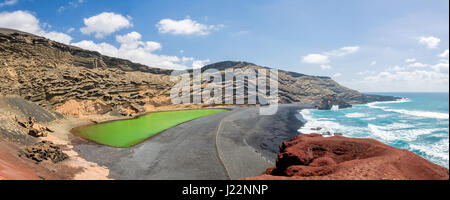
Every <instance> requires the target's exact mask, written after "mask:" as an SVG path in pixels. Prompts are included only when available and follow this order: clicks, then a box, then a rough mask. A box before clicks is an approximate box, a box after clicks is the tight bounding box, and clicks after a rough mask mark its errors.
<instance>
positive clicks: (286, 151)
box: [245, 134, 449, 180]
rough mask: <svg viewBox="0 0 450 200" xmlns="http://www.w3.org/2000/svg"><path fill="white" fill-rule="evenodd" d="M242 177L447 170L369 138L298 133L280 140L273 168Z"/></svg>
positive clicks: (425, 174)
mask: <svg viewBox="0 0 450 200" xmlns="http://www.w3.org/2000/svg"><path fill="white" fill-rule="evenodd" d="M245 179H246V180H254V179H256V180H277V179H282V180H343V179H344V180H361V179H362V180H379V179H383V180H426V179H433V180H448V179H449V170H448V169H446V168H444V167H441V166H439V165H436V164H434V163H431V162H430V161H428V160H425V159H424V158H422V157H420V156H418V155H416V154H414V153H412V152H410V151H407V150H402V149H397V148H394V147H391V146H388V145H385V144H383V143H381V142H378V141H376V140H373V139H358V138H346V137H342V136H334V137H323V136H322V135H319V134H309V135H303V134H302V135H298V136H296V137H295V138H293V139H292V140H291V141H288V142H283V144H282V145H281V146H280V153H279V154H278V158H277V160H276V167H274V168H270V169H267V171H266V173H265V174H264V175H262V176H258V177H251V178H245Z"/></svg>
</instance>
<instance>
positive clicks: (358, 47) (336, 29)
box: [0, 0, 449, 92]
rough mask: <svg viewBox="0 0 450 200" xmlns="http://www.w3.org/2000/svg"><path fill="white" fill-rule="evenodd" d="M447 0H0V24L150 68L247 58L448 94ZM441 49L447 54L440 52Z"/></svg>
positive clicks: (375, 86) (366, 86)
mask: <svg viewBox="0 0 450 200" xmlns="http://www.w3.org/2000/svg"><path fill="white" fill-rule="evenodd" d="M448 4H449V1H448V0H404V1H403V0H396V1H384V0H377V1H368V0H367V1H364V0H358V1H356V0H355V1H352V0H345V1H335V0H323V1H312V0H311V1H298V0H297V1H296V0H277V1H275V0H258V1H254V0H252V1H250V0H239V1H237V0H226V1H225V0H223V1H219V0H217V1H210V0H190V1H181V0H179V1H175V0H166V1H148V0H147V1H144V0H134V1H111V0H110V1H106V0H45V1H42V0H41V1H38V0H0V26H3V27H9V28H16V29H22V30H24V31H28V32H33V33H35V34H38V35H42V36H44V37H49V38H51V39H54V40H58V41H61V42H64V43H67V44H72V45H76V46H80V47H83V48H88V49H91V50H97V51H100V52H101V53H103V54H106V55H111V56H117V57H123V58H126V59H130V60H133V61H135V62H140V63H143V64H147V65H149V66H154V67H166V68H183V67H192V66H201V65H204V64H207V63H213V62H218V61H224V60H237V61H248V62H253V63H255V64H258V65H263V66H270V67H276V68H280V69H283V70H289V71H295V72H300V73H305V74H310V75H323V76H331V77H333V79H335V80H336V81H338V82H339V83H341V84H343V85H345V86H348V87H351V88H354V89H357V90H361V91H383V92H392V91H394V92H395V91H426V92H431V91H448V86H449V82H448V80H449V75H448V73H449V72H448V71H449V70H448V59H449V58H448V48H449V47H448V46H449V45H448V44H449V32H448V29H449V9H448V7H449V5H448ZM446 52H447V53H446Z"/></svg>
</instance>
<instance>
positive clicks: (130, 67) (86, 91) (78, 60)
mask: <svg viewBox="0 0 450 200" xmlns="http://www.w3.org/2000/svg"><path fill="white" fill-rule="evenodd" d="M231 67H232V68H235V69H243V70H246V69H260V68H266V67H262V66H258V65H255V64H252V63H247V62H234V61H225V62H219V63H215V64H211V65H207V66H205V67H204V68H203V69H202V70H203V71H205V70H207V69H211V68H215V69H218V70H219V71H220V72H221V73H222V74H223V72H224V70H225V69H227V68H231ZM171 72H172V71H171V70H164V69H158V68H152V67H148V66H145V65H141V64H137V63H133V62H130V61H128V60H123V59H118V58H111V57H108V56H104V55H101V54H100V53H98V52H94V51H88V50H83V49H80V48H78V47H73V46H70V45H65V44H61V43H58V42H54V41H51V40H48V39H46V38H42V37H39V36H34V35H31V34H27V33H23V32H20V31H14V30H10V29H0V95H2V96H6V95H19V96H21V97H23V98H25V99H26V100H29V101H32V102H35V103H37V104H39V105H41V106H43V107H46V108H48V109H51V110H58V108H60V107H61V106H62V108H61V109H60V110H59V111H60V112H62V113H64V114H71V112H68V111H67V110H68V109H67V108H66V107H67V106H66V107H64V105H65V104H66V103H67V102H69V103H70V104H71V105H74V104H77V105H74V106H75V107H76V108H77V110H82V111H86V113H88V114H104V113H108V112H111V111H115V112H114V113H119V114H130V113H136V112H143V111H146V110H149V108H152V107H155V106H165V105H170V104H171V101H170V88H171V87H172V86H173V85H174V84H175V83H174V82H171V81H170V77H169V75H170V74H171ZM278 78H279V80H278V81H279V99H278V100H279V102H280V103H297V102H311V103H314V104H317V103H318V102H320V101H321V99H322V98H324V97H326V96H330V95H335V96H337V97H338V98H339V99H342V100H343V101H345V102H346V103H350V104H352V103H367V102H371V101H384V100H395V98H394V97H385V96H373V95H365V94H361V93H359V92H357V91H355V90H351V89H348V88H346V87H343V86H341V85H339V84H338V83H336V82H335V81H333V80H332V79H331V78H329V77H320V76H308V75H304V74H300V73H295V72H287V71H282V70H280V71H279V77H278ZM229 84H230V83H224V82H223V83H222V84H221V87H223V86H224V85H229ZM203 86H205V83H204V84H203ZM330 103H331V104H334V102H330ZM337 103H339V102H337ZM72 110H73V107H72ZM72 114H73V113H72Z"/></svg>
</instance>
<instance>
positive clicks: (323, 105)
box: [316, 94, 352, 110]
mask: <svg viewBox="0 0 450 200" xmlns="http://www.w3.org/2000/svg"><path fill="white" fill-rule="evenodd" d="M333 106H339V109H342V108H351V107H352V105H350V104H349V103H347V102H346V101H344V100H342V99H341V98H339V97H338V96H337V95H334V94H333V95H327V96H324V97H323V98H322V99H321V100H320V101H319V102H318V103H317V105H316V107H317V109H319V110H330V109H331V108H332V107H333Z"/></svg>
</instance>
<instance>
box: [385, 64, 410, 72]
mask: <svg viewBox="0 0 450 200" xmlns="http://www.w3.org/2000/svg"><path fill="white" fill-rule="evenodd" d="M405 69H406V68H405V67H400V66H398V65H396V66H394V67H390V68H388V69H387V71H393V72H398V71H403V70H405Z"/></svg>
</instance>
